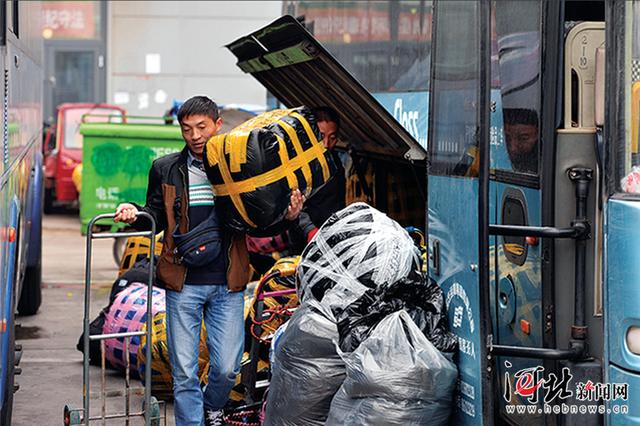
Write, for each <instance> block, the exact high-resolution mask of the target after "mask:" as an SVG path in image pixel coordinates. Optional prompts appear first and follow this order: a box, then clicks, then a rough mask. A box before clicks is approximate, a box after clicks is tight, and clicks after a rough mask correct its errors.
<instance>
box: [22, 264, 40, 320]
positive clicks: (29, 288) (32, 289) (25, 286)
mask: <svg viewBox="0 0 640 426" xmlns="http://www.w3.org/2000/svg"><path fill="white" fill-rule="evenodd" d="M41 283H42V262H41V261H38V264H37V265H35V266H30V267H28V268H27V269H26V270H25V273H24V281H23V282H22V293H21V294H20V301H19V302H18V313H19V314H20V315H23V316H26V315H35V314H36V313H37V312H38V309H39V308H40V304H41V303H42V287H41Z"/></svg>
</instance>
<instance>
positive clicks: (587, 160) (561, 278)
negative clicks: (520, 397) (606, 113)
mask: <svg viewBox="0 0 640 426" xmlns="http://www.w3.org/2000/svg"><path fill="white" fill-rule="evenodd" d="M595 136H596V135H595V132H594V131H592V130H589V129H587V130H584V131H582V132H580V131H577V130H576V131H569V132H562V131H561V132H559V133H558V138H557V145H556V176H555V182H556V188H555V189H556V191H555V206H556V212H555V215H556V217H555V223H556V226H561V227H562V226H569V225H570V224H571V221H572V220H573V219H574V218H575V189H574V186H573V184H572V183H571V181H570V180H569V178H568V176H567V170H568V169H570V168H572V167H589V168H591V169H593V170H594V179H593V181H592V183H591V186H590V187H589V199H588V201H587V211H588V219H589V222H590V223H591V229H592V233H591V239H590V240H588V241H587V258H586V299H585V300H586V322H587V326H588V327H589V352H590V354H591V355H593V356H595V357H598V358H602V353H603V348H604V340H603V339H604V336H603V320H602V315H601V314H600V315H599V316H596V315H594V313H595V309H596V307H597V306H598V305H599V306H600V307H601V306H602V304H601V299H600V300H597V299H598V298H599V297H597V296H596V290H595V285H596V284H595V283H597V285H598V286H600V291H601V290H602V280H601V276H602V275H601V269H600V266H599V265H598V264H596V260H597V261H598V262H599V263H601V261H602V252H601V251H597V250H596V245H595V243H596V241H600V242H601V241H602V235H601V232H600V230H601V229H602V212H601V211H600V209H599V207H598V204H597V201H598V194H597V185H598V184H597V182H598V181H599V179H600V172H599V171H598V170H597V162H596V152H595ZM601 294H602V293H601V292H600V295H601ZM573 306H574V242H573V240H570V239H559V240H556V250H555V313H556V315H555V317H556V324H555V329H556V342H558V346H559V347H566V346H567V342H568V341H569V339H570V337H571V333H570V327H571V325H572V324H573Z"/></svg>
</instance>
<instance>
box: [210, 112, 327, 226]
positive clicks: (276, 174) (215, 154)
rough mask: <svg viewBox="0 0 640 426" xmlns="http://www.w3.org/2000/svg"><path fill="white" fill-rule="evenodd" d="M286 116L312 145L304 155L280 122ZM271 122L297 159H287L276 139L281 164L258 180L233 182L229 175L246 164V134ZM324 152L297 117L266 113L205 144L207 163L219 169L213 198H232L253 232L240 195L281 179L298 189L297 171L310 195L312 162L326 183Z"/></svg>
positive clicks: (288, 127)
mask: <svg viewBox="0 0 640 426" xmlns="http://www.w3.org/2000/svg"><path fill="white" fill-rule="evenodd" d="M286 116H291V117H294V118H295V119H297V120H298V121H299V122H300V123H301V124H302V126H303V128H304V129H305V132H306V133H307V136H308V137H309V140H310V141H311V143H312V147H311V148H309V149H307V150H306V151H303V147H302V144H301V143H300V139H299V138H298V135H297V133H296V132H295V130H294V128H293V127H292V126H291V125H290V124H288V123H286V122H285V121H283V120H282V118H284V117H286ZM274 122H275V123H277V124H278V125H279V126H280V127H281V128H282V129H283V130H284V131H285V132H286V134H287V136H288V137H289V138H290V139H291V142H292V144H293V146H294V149H295V151H296V154H297V155H296V157H294V158H289V156H288V152H287V147H286V143H285V141H284V140H283V139H282V138H281V137H279V136H276V137H277V140H278V144H279V156H280V161H281V163H282V164H281V165H280V166H278V167H276V168H275V169H273V170H270V171H268V172H265V173H262V174H260V175H258V176H254V177H251V178H249V179H245V180H243V181H240V182H234V180H233V178H232V177H231V173H238V172H240V171H241V166H242V164H245V163H246V161H247V141H248V137H249V131H250V130H251V129H255V128H259V127H264V126H267V125H269V124H273V123H274ZM325 152H326V150H325V148H324V146H323V145H322V143H320V142H319V141H318V139H317V138H316V135H315V133H314V132H313V129H312V128H311V126H310V125H309V123H308V122H307V120H306V119H305V118H304V117H303V116H302V115H300V114H299V113H297V112H294V111H293V110H290V109H289V110H274V111H271V112H269V113H265V114H262V115H259V116H258V117H255V118H253V119H251V120H249V121H247V122H245V123H243V124H241V125H240V126H238V127H236V128H235V129H233V130H232V131H231V132H230V133H229V134H222V135H216V136H214V137H212V138H211V139H209V141H208V142H207V162H208V163H209V165H210V166H216V165H217V166H218V170H219V171H220V176H221V177H222V180H223V182H224V183H223V184H219V185H213V191H214V193H215V194H216V196H229V197H231V201H232V202H233V205H234V206H235V208H236V209H237V210H238V213H240V215H241V216H242V218H243V219H244V220H245V222H247V224H248V225H250V226H252V227H254V228H255V227H256V225H255V223H254V222H253V221H251V219H249V216H248V214H247V211H246V209H245V207H244V203H243V202H242V198H241V197H240V194H243V193H247V192H252V191H255V190H256V189H257V188H259V187H263V186H267V185H270V184H272V183H274V182H277V181H279V180H280V179H283V178H286V179H287V183H288V185H289V187H290V188H292V189H294V188H297V187H298V181H297V178H296V175H295V172H296V171H297V170H298V169H302V174H303V176H304V178H305V181H306V183H307V192H310V191H311V189H312V188H311V187H312V184H313V180H312V176H311V167H310V166H309V163H310V162H311V161H313V160H318V161H319V162H320V166H321V168H322V176H323V180H324V181H325V182H326V181H327V180H328V179H329V165H328V164H327V160H326V158H325V157H324V154H325ZM225 154H229V164H227V160H226V157H225ZM307 195H308V194H307Z"/></svg>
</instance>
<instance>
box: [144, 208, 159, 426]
mask: <svg viewBox="0 0 640 426" xmlns="http://www.w3.org/2000/svg"><path fill="white" fill-rule="evenodd" d="M141 215H145V216H147V218H148V219H149V221H150V222H151V236H150V239H151V242H150V244H149V251H150V253H149V285H148V289H147V347H146V348H145V356H146V360H147V363H146V366H145V369H144V387H145V392H144V411H145V425H146V426H151V416H150V415H149V414H150V413H151V339H152V338H153V317H152V307H153V281H154V280H153V277H154V272H155V264H154V255H155V249H156V222H155V220H154V219H153V217H152V216H151V215H150V214H148V213H141Z"/></svg>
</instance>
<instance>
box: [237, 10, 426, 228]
mask: <svg viewBox="0 0 640 426" xmlns="http://www.w3.org/2000/svg"><path fill="white" fill-rule="evenodd" d="M227 48H228V49H229V50H230V51H231V53H233V54H234V55H235V56H236V57H237V59H238V63H237V65H238V67H239V68H240V69H242V71H244V72H245V73H249V74H251V75H252V76H253V77H255V78H256V80H258V81H259V82H260V83H261V84H262V85H263V86H264V87H265V88H266V89H267V90H268V91H269V92H270V93H272V94H273V95H274V96H276V97H277V98H278V99H279V100H280V102H282V104H283V105H284V106H286V107H287V108H295V107H298V106H301V105H305V106H307V107H311V108H314V107H320V106H328V107H331V108H333V109H335V110H336V111H338V114H339V115H340V132H339V133H340V136H341V139H342V141H343V142H341V143H340V144H339V145H338V147H337V149H338V150H342V151H347V150H348V151H349V156H345V162H346V164H345V170H346V173H347V188H346V202H347V204H350V203H352V202H356V201H364V202H367V203H368V204H370V205H372V206H374V207H376V208H377V209H379V210H381V211H383V212H385V213H387V214H388V215H389V216H390V217H391V218H393V219H395V220H397V221H398V222H399V223H400V224H401V225H402V226H415V227H417V228H420V229H424V225H425V221H426V216H425V201H424V194H425V193H426V189H425V188H426V183H425V181H426V177H425V176H426V171H425V166H426V164H425V161H424V160H425V159H426V151H425V149H424V148H423V147H422V146H421V145H420V143H418V142H417V141H416V140H415V139H414V138H413V137H412V136H411V134H410V133H409V132H408V131H407V130H406V129H405V128H404V127H403V126H402V125H401V124H400V123H399V122H398V121H397V120H396V119H395V118H394V117H393V116H392V115H391V114H390V113H389V112H388V111H387V110H386V109H385V108H384V107H383V106H382V105H381V104H380V103H379V102H378V101H377V100H376V99H375V98H374V97H373V96H372V95H371V94H370V93H369V92H368V91H367V89H365V88H364V87H363V86H362V85H361V84H360V83H359V82H358V81H357V80H356V79H355V78H354V77H353V76H351V75H350V74H349V72H348V71H347V70H346V69H345V68H344V67H343V66H342V65H341V64H340V63H339V62H338V61H337V60H336V59H335V58H334V57H333V56H332V55H331V54H330V53H329V52H327V51H326V49H325V48H324V47H323V46H322V45H321V44H320V43H319V42H318V41H317V40H315V39H314V38H313V36H312V35H311V34H310V33H309V32H308V31H307V30H306V29H305V28H304V27H303V26H302V25H301V24H300V23H299V22H298V21H297V20H296V19H295V18H293V17H291V16H283V17H281V18H279V19H278V20H276V21H274V22H273V23H271V24H269V25H268V26H266V27H264V28H262V29H260V30H258V31H255V32H253V33H251V34H249V35H247V36H244V37H241V38H239V39H237V40H236V41H234V42H232V43H230V44H228V45H227Z"/></svg>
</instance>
